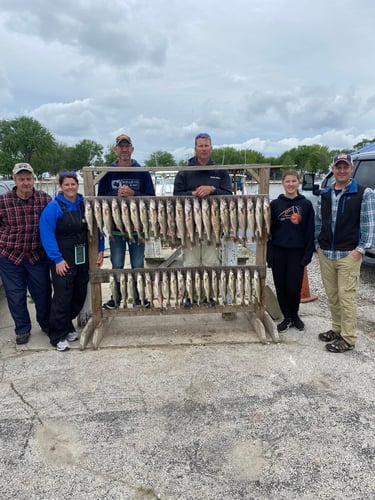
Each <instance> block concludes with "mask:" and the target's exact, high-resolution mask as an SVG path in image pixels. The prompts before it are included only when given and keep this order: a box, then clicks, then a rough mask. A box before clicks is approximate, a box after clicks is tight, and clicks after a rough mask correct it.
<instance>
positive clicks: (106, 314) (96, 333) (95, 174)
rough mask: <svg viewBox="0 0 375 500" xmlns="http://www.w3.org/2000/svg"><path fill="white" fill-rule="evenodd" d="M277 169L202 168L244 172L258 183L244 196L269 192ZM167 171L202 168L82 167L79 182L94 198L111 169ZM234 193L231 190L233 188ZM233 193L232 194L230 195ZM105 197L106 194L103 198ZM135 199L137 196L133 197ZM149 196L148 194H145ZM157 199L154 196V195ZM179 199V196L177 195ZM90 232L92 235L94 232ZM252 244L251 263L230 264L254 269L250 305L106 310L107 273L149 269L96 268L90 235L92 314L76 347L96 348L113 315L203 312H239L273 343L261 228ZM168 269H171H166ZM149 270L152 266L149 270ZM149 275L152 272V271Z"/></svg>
mask: <svg viewBox="0 0 375 500" xmlns="http://www.w3.org/2000/svg"><path fill="white" fill-rule="evenodd" d="M276 167H278V168H280V166H273V165H272V167H271V165H269V164H251V165H249V164H244V165H220V166H219V165H212V166H209V165H207V166H205V167H204V169H205V170H228V171H234V178H235V175H236V172H237V171H244V172H246V173H248V174H249V175H250V176H251V177H252V179H253V180H254V181H255V182H256V183H257V184H258V195H255V194H252V195H245V194H244V195H241V196H243V197H244V198H246V197H249V196H251V197H256V196H260V195H262V196H268V195H269V178H270V169H271V168H276ZM170 170H174V171H176V170H178V171H180V170H188V171H192V170H202V167H195V166H189V167H160V166H158V167H135V168H134V167H105V166H100V167H97V166H95V167H84V168H83V169H82V173H83V181H84V195H85V196H87V197H95V191H96V189H95V188H96V185H97V184H98V182H99V181H100V179H101V178H102V177H104V175H105V174H106V173H107V172H111V171H115V172H119V171H123V172H133V171H136V172H142V171H145V172H150V173H152V172H153V171H158V172H161V171H165V172H168V171H170ZM234 192H235V190H234ZM234 196H236V195H235V194H234ZM106 198H108V197H106ZM137 198H138V197H137ZM148 198H149V197H148ZM156 198H157V197H156ZM180 198H183V197H180ZM96 228H97V226H96V221H95V220H94V231H95V232H96ZM95 232H94V234H95ZM254 243H255V246H256V252H255V264H254V265H245V266H231V267H232V268H233V269H235V270H237V269H243V270H244V271H245V270H246V269H249V270H250V273H251V277H252V278H253V277H254V272H255V271H257V274H258V276H259V281H260V297H259V300H256V301H253V302H251V303H250V304H248V305H246V304H243V305H237V304H225V305H219V304H217V305H215V306H213V307H212V306H209V305H208V304H205V303H202V304H199V305H197V304H194V306H193V307H190V308H184V307H167V308H163V309H160V308H154V307H151V308H144V307H142V306H136V307H133V308H122V307H119V308H117V309H114V310H111V311H107V310H105V309H103V308H102V303H103V298H102V284H103V283H108V282H109V280H110V276H111V275H112V276H114V277H115V278H116V280H117V281H119V280H120V276H121V274H125V276H127V275H128V274H129V273H133V274H134V273H137V272H140V273H146V272H147V271H150V269H148V268H145V269H139V270H136V269H97V268H96V258H97V252H98V242H97V239H96V238H92V239H91V240H89V263H90V283H89V286H90V294H91V310H92V314H91V317H90V318H89V320H88V322H87V324H86V325H85V327H84V328H83V330H82V332H81V336H80V347H81V349H85V348H86V347H87V346H88V344H89V342H90V340H91V342H92V346H93V348H94V349H97V348H98V347H99V346H100V343H101V341H102V339H103V337H104V336H105V335H106V332H107V330H108V328H109V324H110V322H111V320H112V319H114V318H115V317H121V316H145V317H147V316H159V317H160V316H161V317H163V316H165V315H171V314H173V315H178V314H183V315H189V314H199V313H200V314H202V313H204V314H206V313H216V314H218V313H233V312H243V313H245V314H246V317H247V318H248V319H249V322H250V325H251V326H252V329H253V330H255V332H256V334H257V335H258V337H259V339H260V341H261V342H262V343H269V342H270V340H272V341H274V342H279V336H278V333H277V330H276V329H275V326H274V323H273V321H272V319H271V317H270V316H269V314H268V313H267V311H266V309H265V286H266V272H267V267H266V246H267V237H266V236H265V231H263V236H262V237H261V238H257V239H256V241H255V242H254ZM158 269H160V271H163V269H164V270H165V266H161V267H160V268H158ZM169 269H172V268H169ZM173 269H174V270H175V271H176V272H178V269H179V268H178V267H177V268H173ZM180 269H181V270H183V271H184V272H186V271H187V270H188V269H191V270H192V271H194V270H196V269H197V268H186V267H183V268H180ZM199 269H200V271H202V272H204V269H203V268H199ZM212 269H214V268H207V270H212ZM220 269H221V267H219V268H216V270H217V272H218V273H220ZM152 271H153V272H154V271H155V269H153V270H152ZM152 275H153V273H152Z"/></svg>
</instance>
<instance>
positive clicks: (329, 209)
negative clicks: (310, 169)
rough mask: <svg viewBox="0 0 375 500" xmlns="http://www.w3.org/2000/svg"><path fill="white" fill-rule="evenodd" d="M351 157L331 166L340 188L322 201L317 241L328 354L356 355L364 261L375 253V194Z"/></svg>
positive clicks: (341, 156) (329, 191)
mask: <svg viewBox="0 0 375 500" xmlns="http://www.w3.org/2000/svg"><path fill="white" fill-rule="evenodd" d="M353 168H354V166H353V162H352V158H351V156H350V154H348V153H340V154H337V155H336V156H335V157H334V159H333V162H332V172H333V175H334V177H335V182H334V184H333V185H332V186H328V187H327V188H325V189H323V191H322V192H321V197H320V199H319V200H318V205H317V210H316V219H315V237H316V248H317V251H318V255H319V262H320V270H321V275H322V280H323V284H324V288H325V290H326V293H327V297H328V304H329V308H330V311H331V316H332V318H331V319H332V326H331V329H330V330H328V331H327V332H323V333H320V334H319V339H320V340H322V341H323V342H327V345H326V348H327V350H328V351H329V352H334V353H342V352H345V351H349V350H352V349H354V346H355V343H356V340H357V333H356V317H357V304H356V293H357V290H358V285H359V274H360V268H361V264H362V257H363V254H364V253H365V251H366V248H371V246H372V245H373V242H374V241H373V240H374V230H375V194H374V192H373V191H372V189H370V188H365V187H363V186H361V185H359V184H358V183H357V182H356V180H355V179H353V178H352V174H353Z"/></svg>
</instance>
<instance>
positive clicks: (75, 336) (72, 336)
mask: <svg viewBox="0 0 375 500" xmlns="http://www.w3.org/2000/svg"><path fill="white" fill-rule="evenodd" d="M66 340H67V341H68V342H74V341H76V340H78V333H77V332H69V333H68V335H67V336H66Z"/></svg>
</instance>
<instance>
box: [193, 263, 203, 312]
mask: <svg viewBox="0 0 375 500" xmlns="http://www.w3.org/2000/svg"><path fill="white" fill-rule="evenodd" d="M194 290H195V294H196V296H197V304H198V305H199V304H200V303H201V302H202V279H201V275H200V272H199V271H195V273H194Z"/></svg>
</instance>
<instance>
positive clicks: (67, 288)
mask: <svg viewBox="0 0 375 500" xmlns="http://www.w3.org/2000/svg"><path fill="white" fill-rule="evenodd" d="M51 274H52V283H53V298H52V305H51V315H50V320H49V338H50V342H51V344H52V345H53V346H56V345H57V343H58V342H60V340H65V339H66V336H67V335H68V333H70V332H74V331H75V328H74V326H73V319H74V318H76V317H77V316H78V314H79V312H80V310H81V309H82V307H83V304H84V303H85V299H86V292H87V283H88V281H89V272H88V269H87V267H86V266H76V267H72V268H69V269H68V272H67V273H66V274H65V276H59V275H57V274H56V266H55V264H52V265H51Z"/></svg>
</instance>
